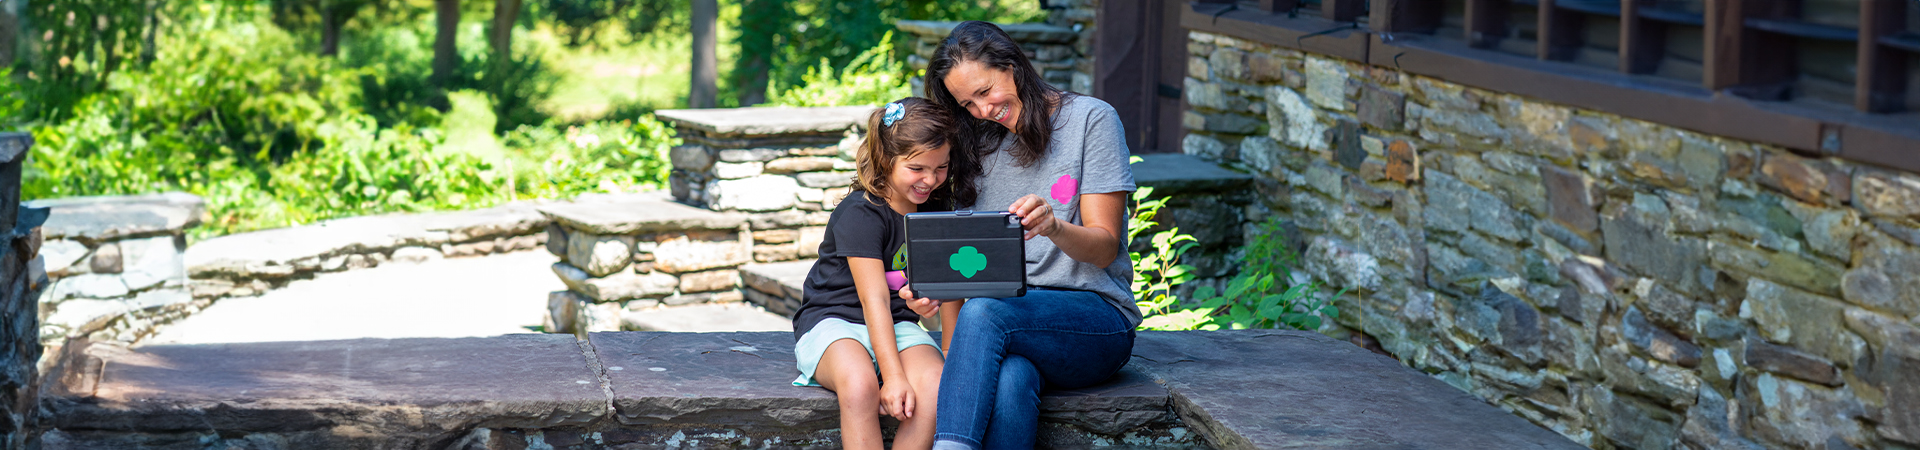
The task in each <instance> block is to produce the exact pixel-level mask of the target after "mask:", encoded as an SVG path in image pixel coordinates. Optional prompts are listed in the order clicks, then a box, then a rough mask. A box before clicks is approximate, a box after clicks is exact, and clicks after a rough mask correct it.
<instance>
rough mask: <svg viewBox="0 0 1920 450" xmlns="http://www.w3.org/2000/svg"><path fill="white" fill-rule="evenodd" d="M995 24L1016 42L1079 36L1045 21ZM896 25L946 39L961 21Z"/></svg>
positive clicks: (1057, 40) (1064, 40)
mask: <svg viewBox="0 0 1920 450" xmlns="http://www.w3.org/2000/svg"><path fill="white" fill-rule="evenodd" d="M994 25H999V26H1000V29H1001V30H1004V31H1006V32H1007V35H1008V36H1011V37H1013V40H1014V42H1034V43H1042V44H1067V43H1072V42H1073V40H1074V38H1078V37H1079V35H1078V34H1075V33H1074V32H1073V29H1072V28H1067V27H1061V26H1053V25H1048V24H1044V23H996V24H994ZM894 26H895V27H898V28H900V31H905V32H907V33H908V34H915V35H920V36H933V37H938V38H940V39H946V37H947V35H950V34H953V28H954V27H957V26H960V22H935V21H929V20H901V21H896V22H894Z"/></svg>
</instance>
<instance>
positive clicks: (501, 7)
mask: <svg viewBox="0 0 1920 450" xmlns="http://www.w3.org/2000/svg"><path fill="white" fill-rule="evenodd" d="M520 3H521V0H493V29H492V30H488V33H489V34H488V39H487V42H488V43H489V44H492V45H493V57H494V60H495V61H498V62H500V63H503V64H504V63H506V62H509V61H512V60H513V59H512V56H513V23H514V22H515V21H518V20H519V19H520Z"/></svg>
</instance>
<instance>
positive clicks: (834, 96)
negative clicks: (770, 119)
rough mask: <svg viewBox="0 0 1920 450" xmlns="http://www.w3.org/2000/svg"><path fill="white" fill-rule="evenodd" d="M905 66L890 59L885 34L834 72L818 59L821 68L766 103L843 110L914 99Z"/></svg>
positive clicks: (889, 34) (889, 44) (890, 37)
mask: <svg viewBox="0 0 1920 450" xmlns="http://www.w3.org/2000/svg"><path fill="white" fill-rule="evenodd" d="M905 74H906V66H905V65H903V64H901V63H900V61H898V60H895V59H894V58H893V32H891V31H889V32H887V34H886V36H884V37H882V38H880V43H879V44H876V45H874V46H873V47H872V48H868V49H867V50H866V51H863V52H860V54H859V56H855V57H854V58H853V61H852V62H849V63H847V65H846V66H845V67H844V68H842V69H840V70H838V71H835V70H834V69H833V66H832V65H831V64H829V63H828V60H827V58H820V65H819V66H817V67H811V68H808V69H807V74H806V75H805V76H803V77H801V78H800V80H801V81H800V85H798V86H794V87H793V88H791V89H786V90H784V91H783V90H780V89H779V86H777V85H776V86H775V87H774V88H773V91H775V92H776V94H774V96H773V97H772V98H769V99H767V103H768V104H771V105H781V106H846V105H878V104H881V103H886V102H890V101H894V100H897V99H899V98H901V97H906V96H909V95H913V88H912V87H911V86H909V85H908V84H907V77H906V75H905Z"/></svg>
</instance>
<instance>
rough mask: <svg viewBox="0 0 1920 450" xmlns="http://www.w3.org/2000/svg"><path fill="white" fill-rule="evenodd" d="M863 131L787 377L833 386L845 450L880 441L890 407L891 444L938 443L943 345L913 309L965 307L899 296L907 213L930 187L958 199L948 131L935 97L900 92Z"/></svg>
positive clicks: (943, 315) (811, 282)
mask: <svg viewBox="0 0 1920 450" xmlns="http://www.w3.org/2000/svg"><path fill="white" fill-rule="evenodd" d="M867 130H868V131H867V140H866V142H864V143H862V144H861V145H860V150H859V155H857V156H856V157H855V160H856V162H857V163H858V164H857V165H858V172H857V174H856V175H855V178H854V184H853V191H852V193H849V194H847V197H846V198H845V199H842V200H841V201H840V204H839V206H837V207H836V208H835V209H834V210H833V216H832V217H831V218H830V219H828V220H827V233H826V236H825V239H824V240H822V241H821V243H820V259H819V260H818V261H817V262H814V264H813V270H812V271H811V272H809V273H808V274H807V281H806V284H805V285H804V286H803V288H804V293H803V295H804V301H803V302H802V304H801V306H800V310H799V311H797V312H795V313H794V315H793V332H794V336H796V337H797V338H798V339H799V340H798V342H796V343H795V344H794V357H795V359H796V360H797V362H798V365H799V368H800V378H799V379H797V380H794V382H793V384H795V385H799V386H813V385H815V383H818V385H819V386H822V387H825V388H827V390H831V391H833V392H834V393H836V394H838V395H839V397H840V437H841V440H842V445H844V446H845V448H850V449H878V448H881V446H882V444H883V438H882V436H881V434H880V417H879V415H880V414H886V415H888V416H892V417H893V418H895V419H899V420H900V429H899V430H898V432H897V433H895V435H894V440H893V442H894V447H895V448H911V449H924V448H929V447H932V446H933V431H934V414H933V412H934V407H935V405H934V402H935V399H936V398H938V397H939V388H940V370H941V367H942V365H943V356H942V355H943V353H942V352H941V350H940V347H934V342H933V338H932V337H931V336H930V335H929V334H928V333H927V331H926V330H925V329H922V328H920V325H919V321H920V316H922V315H925V314H931V313H933V312H934V310H935V309H936V308H938V310H939V311H940V319H941V324H942V325H943V326H944V328H943V329H951V328H952V327H953V321H954V317H955V316H957V315H958V314H959V306H960V305H959V304H958V303H947V304H942V305H939V306H934V305H935V304H936V303H934V302H927V301H915V302H907V301H904V300H901V299H900V297H899V294H898V291H899V289H900V288H901V284H902V283H903V281H904V277H903V276H901V273H902V272H901V271H904V270H905V269H906V264H907V260H906V246H905V244H906V233H905V231H906V230H905V227H906V219H905V216H903V214H907V213H912V212H916V211H918V210H919V207H920V205H921V204H923V203H927V201H928V199H929V198H930V197H933V196H934V194H935V191H936V190H939V191H940V192H939V193H940V194H941V196H940V197H942V198H952V197H955V196H956V193H955V192H954V187H953V186H951V185H947V183H946V182H947V173H948V170H949V159H948V156H949V155H950V149H951V147H952V146H951V145H950V144H952V143H954V142H953V140H954V137H955V135H954V130H955V128H954V123H953V119H952V116H951V115H949V114H948V113H947V112H946V111H945V110H943V109H941V108H940V107H939V106H937V105H934V104H933V103H931V102H928V101H927V100H925V99H921V98H906V99H902V100H900V101H896V102H893V103H888V104H887V105H886V106H885V107H883V108H881V109H880V110H877V111H874V113H873V116H872V117H870V118H868V119H867ZM943 185H944V186H945V187H944V188H943ZM963 188H964V187H963ZM951 342H952V341H951V340H947V342H946V343H951ZM876 369H878V370H877V371H876ZM876 372H878V373H876Z"/></svg>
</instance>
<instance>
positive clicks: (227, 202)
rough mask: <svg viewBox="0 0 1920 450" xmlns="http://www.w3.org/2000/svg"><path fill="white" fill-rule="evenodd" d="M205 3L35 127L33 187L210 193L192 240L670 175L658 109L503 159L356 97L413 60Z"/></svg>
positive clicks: (640, 183)
mask: <svg viewBox="0 0 1920 450" xmlns="http://www.w3.org/2000/svg"><path fill="white" fill-rule="evenodd" d="M201 6H202V7H200V8H197V9H195V8H182V10H183V11H186V12H184V13H182V14H183V16H181V17H177V18H176V19H178V20H172V21H170V23H173V24H174V25H173V27H172V28H167V29H166V32H164V33H161V34H160V35H159V36H158V37H157V40H158V43H159V44H160V45H158V46H157V47H158V49H159V53H158V54H157V55H156V58H155V59H154V61H153V62H152V63H151V64H150V65H149V66H148V67H146V68H127V69H122V70H119V71H115V72H112V73H111V74H109V75H107V76H106V80H107V82H106V85H105V87H104V88H103V89H101V90H99V91H96V92H92V93H90V94H87V95H86V96H84V97H82V98H81V99H80V100H78V101H76V102H75V103H74V105H73V107H72V108H71V109H70V110H69V111H68V112H66V113H63V114H59V115H55V116H57V117H63V118H61V119H58V120H53V121H50V122H45V123H44V124H43V125H41V126H37V127H35V128H34V129H33V134H34V137H35V140H36V145H35V148H34V152H33V153H32V154H30V155H29V161H28V164H27V166H28V167H27V171H26V173H25V174H24V180H23V196H24V197H25V198H28V199H34V198H50V197H70V196H92V195H125V194H140V193H151V192H161V191H170V190H180V191H186V192H190V193H194V194H197V195H200V196H202V197H204V198H206V200H207V202H208V208H209V210H210V212H211V213H212V215H213V220H212V221H211V222H210V223H207V224H206V225H203V226H202V227H200V228H197V229H195V230H193V236H191V237H192V238H194V239H199V238H203V237H206V236H212V235H223V234H229V233H234V232H241V231H248V230H254V229H261V228H272V227H282V226H290V225H300V224H306V223H312V222H316V221H320V220H327V219H332V218H338V217H345V216H355V215H365V214H379V213H387V212H411V211H428V210H445V209H467V208H479V207H487V206H492V205H495V204H499V203H501V202H505V201H512V200H516V199H522V198H531V197H542V198H553V197H566V196H572V195H578V194H581V193H587V192H605V191H632V190H639V189H644V188H653V187H658V186H660V185H662V184H664V181H665V179H666V170H667V169H666V167H667V163H666V156H665V152H666V149H668V148H671V146H672V145H674V144H675V142H676V141H675V140H674V139H673V137H672V134H671V130H670V128H668V127H667V126H665V125H664V124H661V123H660V122H658V121H655V120H653V118H652V117H651V116H644V117H641V118H640V119H636V120H634V121H631V122H621V123H610V122H599V123H589V124H586V125H584V126H581V127H578V128H577V129H570V130H569V131H566V132H562V131H559V130H556V129H552V128H542V127H534V126H519V127H518V128H516V131H515V133H510V134H509V136H508V141H509V143H510V144H522V142H521V141H516V140H515V139H516V136H529V137H531V136H554V138H552V139H546V140H544V141H543V140H541V139H532V138H528V139H524V141H525V142H524V143H523V144H524V145H522V147H523V148H509V149H508V152H506V153H507V155H504V156H499V157H493V158H482V157H479V156H474V155H471V154H467V153H463V152H460V151H449V150H446V149H443V148H442V147H444V146H445V145H444V144H445V142H446V139H445V138H444V133H443V132H442V131H440V130H441V129H440V128H439V127H441V126H442V125H443V124H442V123H441V120H440V119H441V118H442V115H441V114H440V113H438V112H437V111H434V110H432V109H422V108H419V107H418V106H408V107H411V108H414V109H405V108H402V109H398V110H394V111H400V112H399V113H398V115H396V116H393V117H394V119H393V120H394V122H395V123H394V124H393V126H390V127H383V126H382V122H381V119H380V118H379V117H378V116H376V115H373V114H368V113H367V112H366V109H365V108H363V107H362V106H361V105H362V104H363V101H365V100H366V98H367V97H366V93H365V91H363V87H364V86H366V85H365V84H363V83H362V82H363V81H364V80H365V79H366V78H367V77H375V78H378V77H388V78H387V79H389V80H394V81H396V82H397V81H398V80H399V76H397V75H395V74H393V73H388V72H386V71H387V70H390V69H392V70H401V71H404V70H410V69H406V66H408V65H409V64H412V63H411V62H408V61H407V60H406V58H410V57H411V56H405V55H400V56H394V58H397V60H396V61H397V62H396V61H387V62H392V63H393V64H392V65H387V64H386V62H382V63H378V64H368V65H364V66H360V67H353V66H352V65H351V64H341V63H339V62H337V61H336V60H334V59H331V58H325V57H320V56H317V55H313V54H311V52H308V51H305V50H303V49H302V48H300V44H299V42H298V41H297V40H296V39H293V38H292V37H291V36H289V35H287V33H286V32H285V31H283V30H281V29H279V28H277V27H275V26H273V25H272V24H271V23H269V22H268V20H267V18H266V17H265V15H264V14H257V13H256V11H253V10H252V9H249V8H250V7H249V6H246V5H244V4H238V5H237V6H236V5H227V4H206V5H201ZM252 8H257V6H256V7H252ZM188 19H193V20H188ZM396 45H398V44H396ZM470 64H471V62H470ZM396 67H397V68H399V69H393V68H396ZM423 76H424V75H423ZM0 79H5V78H4V77H0ZM482 79H483V80H484V77H483V78H482ZM376 87H379V88H383V89H385V88H392V89H393V90H392V91H391V92H386V91H383V92H382V93H381V95H394V96H399V97H401V98H416V99H417V97H406V96H407V95H414V94H411V93H405V92H401V91H405V90H406V89H410V88H408V87H406V86H402V85H398V84H378V85H376ZM8 88H10V85H6V84H0V90H5V89H8ZM5 98H6V99H15V97H13V96H8V97H5ZM487 101H491V100H490V99H489V100H487ZM487 104H489V105H491V104H492V103H487ZM6 105H7V104H6V103H3V102H0V107H5V106H6ZM394 105H399V104H397V103H396V104H394ZM406 105H414V104H411V103H407V104H406ZM483 108H490V106H483ZM0 112H5V111H0ZM500 122H505V121H504V120H502V121H500ZM490 125H492V124H489V125H482V128H484V127H486V126H490ZM575 130H578V131H575ZM481 132H485V131H481ZM589 135H591V136H593V137H592V138H587V137H585V136H589ZM556 143H561V144H565V145H560V144H556Z"/></svg>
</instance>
